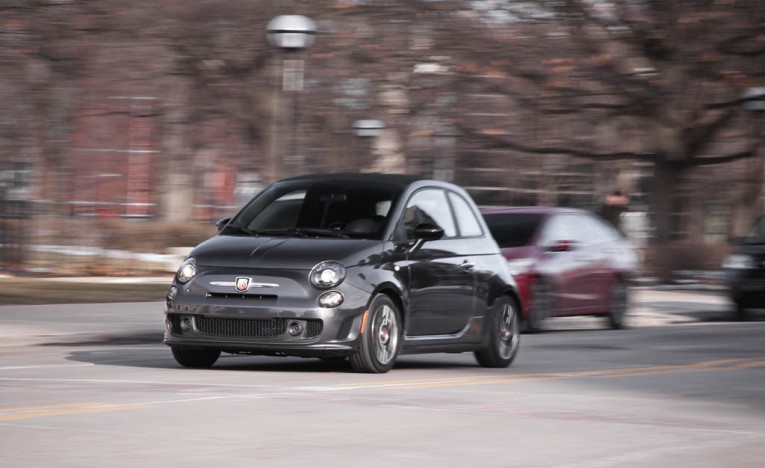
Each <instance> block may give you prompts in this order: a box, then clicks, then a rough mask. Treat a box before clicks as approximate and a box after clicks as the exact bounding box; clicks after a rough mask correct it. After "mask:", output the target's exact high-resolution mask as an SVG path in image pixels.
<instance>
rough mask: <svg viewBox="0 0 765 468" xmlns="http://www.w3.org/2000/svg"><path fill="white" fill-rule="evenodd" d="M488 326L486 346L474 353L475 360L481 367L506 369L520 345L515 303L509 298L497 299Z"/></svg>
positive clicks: (519, 322) (518, 316)
mask: <svg viewBox="0 0 765 468" xmlns="http://www.w3.org/2000/svg"><path fill="white" fill-rule="evenodd" d="M488 325H489V330H488V343H487V345H488V346H487V347H486V348H485V349H483V350H481V351H476V352H475V359H476V360H477V361H478V364H480V365H481V366H483V367H507V366H509V365H510V363H512V362H513V359H515V355H516V354H518V348H519V347H520V344H521V318H520V313H519V309H518V305H517V304H516V302H515V301H514V300H512V299H511V298H509V297H502V298H499V299H497V301H496V302H495V303H494V305H493V306H492V314H491V318H490V319H489V322H488Z"/></svg>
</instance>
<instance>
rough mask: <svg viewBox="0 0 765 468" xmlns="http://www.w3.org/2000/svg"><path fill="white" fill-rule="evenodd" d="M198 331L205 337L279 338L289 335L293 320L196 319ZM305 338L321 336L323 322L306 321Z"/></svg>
mask: <svg viewBox="0 0 765 468" xmlns="http://www.w3.org/2000/svg"><path fill="white" fill-rule="evenodd" d="M194 321H195V325H196V328H197V331H198V332H199V333H202V334H204V335H212V336H223V337H232V338H277V337H280V336H282V335H285V334H286V333H287V324H288V323H289V322H290V321H291V319H285V318H276V319H268V320H264V319H232V318H213V317H199V316H198V317H195V318H194ZM302 322H304V323H305V338H316V337H317V336H319V335H320V334H321V330H322V328H323V323H322V321H321V320H304V321H302Z"/></svg>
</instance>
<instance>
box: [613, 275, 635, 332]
mask: <svg viewBox="0 0 765 468" xmlns="http://www.w3.org/2000/svg"><path fill="white" fill-rule="evenodd" d="M629 297H630V296H629V286H628V285H627V283H625V282H624V281H622V280H620V279H617V280H616V281H615V282H614V285H613V286H612V287H611V294H610V297H609V301H608V323H609V325H611V328H613V329H614V330H619V329H622V328H624V327H625V319H626V317H627V311H628V310H629V303H630V301H629Z"/></svg>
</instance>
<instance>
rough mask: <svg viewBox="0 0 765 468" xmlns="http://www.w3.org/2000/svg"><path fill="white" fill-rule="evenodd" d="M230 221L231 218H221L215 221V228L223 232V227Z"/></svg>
mask: <svg viewBox="0 0 765 468" xmlns="http://www.w3.org/2000/svg"><path fill="white" fill-rule="evenodd" d="M229 221H231V218H223V219H219V220H218V221H216V222H215V228H216V229H218V232H221V231H222V230H223V228H224V227H226V224H228V222H229Z"/></svg>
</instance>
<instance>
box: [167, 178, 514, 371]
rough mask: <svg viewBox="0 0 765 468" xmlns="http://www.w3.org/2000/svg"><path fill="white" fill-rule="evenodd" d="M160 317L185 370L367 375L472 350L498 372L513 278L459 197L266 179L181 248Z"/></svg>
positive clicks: (509, 329) (449, 190)
mask: <svg viewBox="0 0 765 468" xmlns="http://www.w3.org/2000/svg"><path fill="white" fill-rule="evenodd" d="M165 314H166V326H165V343H166V344H167V345H169V346H170V347H171V348H172V351H173V356H174V357H175V359H176V360H177V361H178V363H180V364H181V365H183V366H186V367H210V366H212V365H214V364H215V362H216V361H217V360H218V357H219V356H220V354H221V353H222V352H225V353H232V354H255V355H258V354H261V355H274V356H302V357H319V358H325V359H342V358H346V357H347V358H349V359H350V363H351V366H352V368H353V369H354V370H356V371H360V372H374V373H379V372H387V371H388V370H389V369H391V368H392V367H393V366H394V364H395V362H396V357H397V356H398V355H399V354H407V353H431V352H473V353H474V354H475V357H476V359H477V361H478V363H479V364H481V365H482V366H485V367H506V366H508V365H510V363H511V362H512V361H513V359H514V358H515V355H516V353H517V351H518V348H519V343H520V332H519V328H520V303H519V296H518V291H517V287H516V284H515V281H514V279H513V277H512V275H511V274H510V271H509V269H508V266H507V263H506V261H505V259H504V257H502V255H501V253H500V250H499V247H498V246H497V244H496V242H495V241H494V240H493V238H492V237H491V234H490V233H489V230H488V228H487V226H486V224H485V223H484V221H483V218H482V217H481V216H480V214H479V212H478V209H477V207H476V206H475V204H474V203H473V201H472V199H471V198H470V196H469V195H468V194H467V193H466V192H465V191H464V190H463V189H461V188H460V187H458V186H456V185H453V184H450V183H446V182H441V181H435V180H428V179H423V178H419V177H415V176H405V175H391V174H355V173H350V174H319V175H309V176H301V177H296V178H292V179H286V180H283V181H279V182H277V183H274V184H272V185H271V186H270V187H268V188H267V189H265V190H264V191H262V192H261V193H259V194H258V195H257V196H256V197H255V198H253V200H252V201H251V202H250V203H248V204H247V205H246V206H244V208H242V209H241V210H240V211H239V212H238V213H237V214H236V215H234V216H233V217H232V218H230V219H225V220H222V221H221V222H220V223H219V234H218V235H217V236H215V237H213V238H211V239H209V240H207V241H205V242H203V243H202V244H200V245H199V246H197V247H196V248H194V249H193V250H192V251H191V253H190V254H189V256H188V258H187V259H186V260H185V261H184V262H183V264H182V265H181V267H180V268H179V270H178V273H177V274H176V277H175V279H174V281H173V285H172V287H171V289H170V291H169V293H168V297H167V300H166V305H165Z"/></svg>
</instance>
